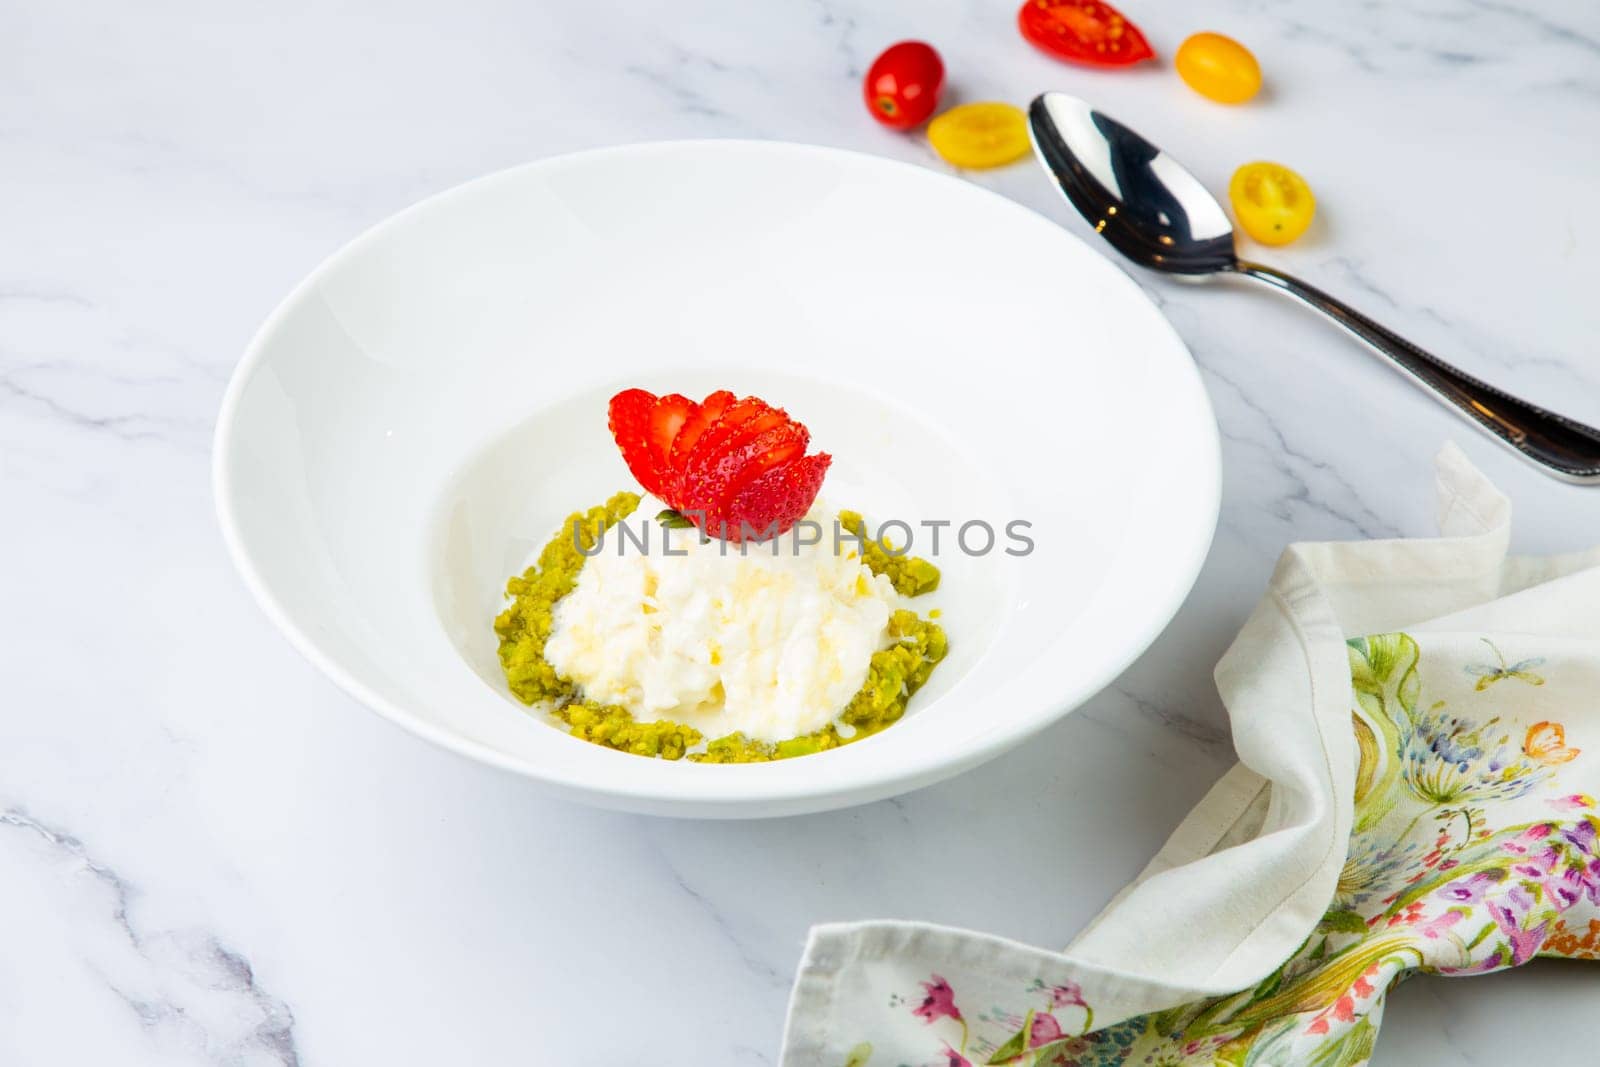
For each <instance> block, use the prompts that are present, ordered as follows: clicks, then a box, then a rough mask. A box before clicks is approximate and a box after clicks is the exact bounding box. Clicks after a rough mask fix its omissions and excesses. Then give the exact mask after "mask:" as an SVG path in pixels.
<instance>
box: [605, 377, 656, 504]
mask: <svg viewBox="0 0 1600 1067" xmlns="http://www.w3.org/2000/svg"><path fill="white" fill-rule="evenodd" d="M655 405H656V395H655V394H654V393H649V392H646V391H645V390H643V389H624V390H623V391H622V392H620V393H618V394H617V395H616V396H614V397H612V398H611V407H610V412H609V416H610V417H609V424H610V426H611V436H612V437H614V438H615V439H616V442H617V448H619V449H620V450H621V451H622V460H623V462H624V463H626V464H627V465H628V470H629V471H630V472H631V473H632V474H633V477H634V480H635V481H637V482H638V483H639V484H640V485H641V486H643V487H644V490H645V492H647V493H651V494H654V495H659V493H658V490H659V489H660V488H661V483H660V478H659V476H658V474H657V473H656V462H655V459H654V458H653V457H652V456H651V454H650V412H651V410H652V409H653V408H654V407H655Z"/></svg>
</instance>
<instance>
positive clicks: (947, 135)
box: [928, 103, 1030, 170]
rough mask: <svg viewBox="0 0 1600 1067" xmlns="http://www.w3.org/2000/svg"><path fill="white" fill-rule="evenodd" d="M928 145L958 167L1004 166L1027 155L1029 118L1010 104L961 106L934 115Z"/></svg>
mask: <svg viewBox="0 0 1600 1067" xmlns="http://www.w3.org/2000/svg"><path fill="white" fill-rule="evenodd" d="M928 142H929V143H930V144H932V145H933V150H934V151H935V152H937V153H939V155H940V156H941V157H942V158H943V159H944V161H945V162H946V163H950V164H953V165H955V166H957V167H962V168H965V169H967V170H981V169H983V168H986V167H1003V166H1005V165H1006V164H1007V163H1014V162H1016V161H1017V160H1019V159H1021V158H1022V157H1023V156H1025V155H1027V154H1028V149H1029V147H1030V144H1029V141H1028V117H1027V116H1026V115H1024V114H1023V113H1022V111H1021V109H1019V108H1015V107H1012V106H1011V105H1010V104H999V103H983V104H962V105H961V106H960V107H953V108H951V109H950V110H949V111H946V112H945V113H944V114H942V115H938V116H935V118H934V120H933V121H932V122H930V123H929V124H928Z"/></svg>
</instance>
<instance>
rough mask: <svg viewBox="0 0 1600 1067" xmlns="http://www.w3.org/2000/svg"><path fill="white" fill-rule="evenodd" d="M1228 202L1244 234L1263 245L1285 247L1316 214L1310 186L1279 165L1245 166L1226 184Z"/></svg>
mask: <svg viewBox="0 0 1600 1067" xmlns="http://www.w3.org/2000/svg"><path fill="white" fill-rule="evenodd" d="M1228 199H1229V200H1231V201H1233V213H1234V215H1235V216H1236V217H1237V218H1238V219H1239V225H1241V226H1243V227H1244V232H1245V233H1247V234H1249V235H1250V236H1251V237H1253V238H1255V239H1256V240H1257V241H1260V242H1261V243H1262V244H1264V245H1286V244H1288V243H1289V242H1290V241H1292V240H1294V239H1295V238H1296V237H1299V236H1300V235H1301V234H1303V233H1305V232H1306V227H1307V226H1310V225H1311V217H1312V216H1313V215H1315V214H1316V213H1317V198H1316V197H1314V196H1312V195H1311V186H1309V185H1307V184H1306V180H1305V179H1304V178H1302V177H1300V175H1298V174H1296V173H1295V172H1294V171H1292V170H1290V169H1289V168H1288V167H1285V166H1282V165H1281V164H1278V163H1246V164H1245V165H1244V166H1242V167H1240V168H1239V169H1238V170H1236V171H1234V172H1233V178H1232V180H1231V181H1229V182H1228Z"/></svg>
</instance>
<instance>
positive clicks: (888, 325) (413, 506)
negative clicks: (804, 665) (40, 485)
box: [215, 141, 1219, 817]
mask: <svg viewBox="0 0 1600 1067" xmlns="http://www.w3.org/2000/svg"><path fill="white" fill-rule="evenodd" d="M1042 180H1043V179H1042V178H1041V181H1042ZM626 385H640V386H643V387H646V388H650V389H653V390H656V391H662V392H664V391H678V392H684V393H689V394H704V393H705V392H708V391H710V390H711V389H712V388H716V387H727V388H731V389H734V390H736V391H739V392H754V393H757V394H759V395H762V396H764V397H766V398H767V399H770V400H771V401H772V402H774V403H777V404H781V405H782V406H784V407H786V408H787V409H789V411H790V412H791V413H793V414H794V415H795V416H796V417H797V418H799V419H801V420H802V421H804V422H805V423H806V424H807V425H809V426H810V428H811V431H812V436H813V441H814V442H815V446H816V447H818V448H820V449H823V450H826V451H829V452H831V453H832V454H833V455H834V457H835V462H834V468H833V471H832V472H831V473H830V475H829V478H828V482H827V484H826V485H825V486H824V488H823V495H824V498H825V499H826V500H828V501H830V502H832V503H834V504H835V505H837V506H843V507H852V508H855V509H856V510H861V511H864V512H866V513H867V514H868V516H869V518H872V519H875V520H878V521H882V520H885V519H889V518H895V519H902V520H905V521H907V522H909V523H912V524H913V525H914V526H917V524H919V523H920V522H922V521H923V520H929V521H936V520H951V521H952V522H954V523H955V524H956V525H957V526H959V525H960V524H961V523H963V522H966V521H971V520H978V519H981V520H984V521H987V522H990V523H991V524H992V525H993V526H994V527H995V528H996V529H997V530H999V531H1002V533H1001V546H1002V547H1003V546H1004V545H1005V544H1008V543H1009V544H1012V545H1013V546H1015V544H1016V543H1015V542H1007V541H1005V539H1004V534H1003V530H1004V527H1005V524H1006V523H1007V522H1010V521H1013V520H1021V521H1026V522H1029V523H1031V524H1032V525H1031V528H1030V529H1029V530H1028V531H1027V533H1028V535H1029V536H1031V538H1032V540H1033V542H1034V545H1035V549H1034V551H1033V552H1032V553H1031V554H1028V555H1025V556H1020V557H1013V556H1009V555H1006V554H1004V553H1003V552H1002V551H1000V548H999V547H997V548H996V550H994V551H992V552H990V553H989V554H987V555H970V556H969V555H967V554H965V553H963V552H961V551H960V550H959V549H958V550H956V551H954V552H952V551H950V548H951V545H950V540H951V533H952V532H953V531H954V527H951V528H950V529H949V530H946V531H945V533H944V537H943V543H942V544H941V549H942V550H943V551H941V553H940V554H939V556H938V562H939V564H940V566H941V567H942V569H943V571H944V579H943V584H942V586H941V589H940V590H939V592H938V593H936V594H934V595H933V596H932V597H929V598H926V599H924V600H922V601H919V602H918V604H917V606H918V607H919V608H922V609H924V610H926V609H927V608H930V607H939V608H942V619H941V622H942V623H943V625H944V626H945V628H946V630H947V631H948V633H949V635H950V640H951V654H950V657H949V659H948V660H947V661H946V662H945V663H944V664H943V665H941V667H940V668H939V670H938V671H937V672H936V673H935V674H934V676H933V681H932V682H931V683H930V684H929V686H928V687H927V688H925V689H924V690H923V691H922V692H920V693H919V694H917V696H916V697H915V698H914V699H913V700H912V702H911V707H910V711H909V713H908V714H907V715H906V717H905V718H904V719H903V720H902V721H901V722H899V723H897V724H896V725H894V726H893V727H891V728H890V729H888V730H885V731H884V732H882V733H880V734H877V735H875V736H873V737H870V738H867V739H864V740H862V741H860V742H857V743H855V744H852V745H848V746H845V747H843V748H840V749H837V750H833V751H829V752H824V753H820V754H817V755H813V756H807V757H803V758H799V759H792V760H786V761H781V762H776V763H769V764H757V765H742V766H708V765H701V764H695V763H690V762H687V761H682V762H666V761H661V760H649V759H643V758H640V757H637V756H631V755H625V754H622V753H618V752H613V751H608V750H606V749H602V748H600V747H597V746H594V745H590V744H587V743H585V742H581V741H577V740H574V739H573V738H570V737H568V736H566V734H565V733H563V732H562V730H561V729H560V728H558V727H557V726H556V725H555V724H553V723H552V722H551V721H549V720H548V719H546V718H545V717H543V716H541V715H537V714H534V713H531V712H530V711H528V710H527V709H526V708H524V707H523V706H522V705H520V704H518V703H517V702H516V701H515V700H514V699H513V698H512V697H511V695H510V693H509V692H508V691H507V689H506V686H505V682H504V679H503V677H502V676H501V674H500V670H499V666H498V663H497V661H496V658H495V635H494V633H493V631H492V628H491V622H492V619H493V617H494V615H495V613H496V612H497V611H498V610H499V609H500V607H501V605H502V603H503V601H502V590H503V588H504V585H505V580H506V578H507V577H509V576H510V575H511V574H513V573H515V572H518V571H520V570H521V569H522V567H523V566H525V565H526V563H527V562H528V558H529V556H530V554H531V553H533V552H535V551H537V548H538V546H539V545H540V544H541V543H542V542H543V541H544V540H545V539H547V538H548V537H549V536H550V534H551V533H552V532H553V531H554V530H555V529H556V528H557V526H558V525H559V523H560V522H561V520H562V518H563V517H564V516H566V515H567V514H569V513H571V512H572V511H574V510H577V509H579V508H584V507H588V506H591V505H593V504H596V503H599V502H601V501H603V500H604V499H605V498H606V497H607V496H609V495H610V494H611V493H613V492H614V491H616V490H618V489H622V488H633V485H632V480H631V479H630V478H629V477H628V474H627V470H626V468H625V467H624V466H623V464H622V462H621V460H620V458H619V457H618V455H617V453H616V449H615V447H614V446H613V445H612V443H611V440H610V437H609V434H608V433H607V430H606V415H605V401H606V398H607V397H608V396H609V395H610V393H611V392H613V391H614V390H615V389H617V388H620V387H623V386H626ZM215 483H216V494H217V507H218V512H219V514H220V516H221V521H222V528H223V532H224V535H225V537H226V539H227V542H228V546H229V549H230V550H231V552H232V554H233V558H234V561H235V562H236V563H237V565H238V567H239V570H240V571H241V572H242V574H243V575H244V578H245V581H246V583H247V584H248V586H249V587H250V590H251V592H252V593H254V595H255V597H256V598H257V600H259V601H260V603H261V605H262V607H263V608H264V609H265V610H266V612H267V614H268V615H269V616H270V617H271V618H272V620H273V621H274V622H275V623H276V624H277V625H278V626H279V627H280V628H281V629H282V630H283V631H284V633H285V634H287V635H288V637H289V639H290V640H291V641H292V642H293V643H294V645H295V647H297V648H298V649H299V650H300V651H301V652H303V653H304V654H305V655H306V656H307V657H308V658H309V659H311V661H312V662H313V663H315V664H317V666H319V667H320V668H322V670H323V671H325V672H326V673H327V674H328V675H329V676H330V677H331V678H333V679H334V680H335V681H336V682H338V683H339V684H340V685H341V686H342V687H344V689H345V690H347V691H348V692H349V693H351V694H352V695H354V696H355V697H357V698H358V699H360V700H361V701H362V702H364V703H366V704H367V705H368V706H370V707H372V708H373V709H375V710H376V711H378V712H379V713H380V714H382V715H384V716H386V717H387V718H389V719H392V720H393V721H394V722H396V723H398V724H399V725H401V726H403V727H405V728H406V729H408V730H411V731H413V732H414V733H416V734H418V735H420V736H422V737H426V738H428V739H429V740H431V741H434V742H436V743H438V744H440V745H442V746H444V747H445V748H448V749H451V750H453V751H455V752H459V753H461V754H463V755H467V756H470V757H472V758H474V759H478V760H481V761H483V762H484V763H488V764H492V765H494V766H497V767H502V768H505V769H507V770H512V771H516V772H518V773H520V774H524V775H527V776H528V777H529V778H532V779H535V780H537V781H539V782H542V783H545V784H546V785H548V786H550V787H553V788H555V789H557V790H559V791H560V792H562V793H564V794H566V795H568V796H570V797H573V798H575V799H580V800H586V801H591V802H594V803H597V804H602V805H606V806H610V807H615V808H622V809H627V810H632V811H640V812H651V813H663V814H673V815H686V816H723V817H736V816H763V815H780V814H788V813H794V812H803V811H816V810H822V809H826V808H832V807H839V806H843V805H847V804H856V803H862V802H864V801H869V800H874V799H877V798H881V797H885V796H890V795H892V794H895V793H900V792H903V791H905V790H908V789H913V788H916V787H918V786H922V785H926V784H928V783H930V782H933V781H936V780H938V779H941V778H945V777H948V776H949V775H952V774H955V773H957V772H958V771H961V770H963V769H965V768H969V767H972V766H974V765H976V764H978V763H980V762H982V761H983V760H986V759H988V758H990V757H992V756H994V755H996V754H997V753H999V752H1001V751H1003V750H1004V749H1006V748H1008V747H1009V746H1011V745H1014V744H1016V743H1017V742H1019V741H1021V740H1023V739H1024V738H1026V737H1028V736H1029V735H1031V734H1033V733H1035V732H1037V731H1038V730H1040V729H1042V728H1043V727H1045V726H1046V725H1048V724H1049V723H1051V722H1052V721H1054V720H1056V719H1058V718H1060V717H1061V716H1062V715H1064V714H1066V713H1067V712H1068V711H1070V710H1071V709H1072V708H1074V707H1075V706H1077V705H1078V704H1080V703H1081V702H1082V701H1084V700H1085V699H1087V698H1088V697H1089V696H1091V695H1092V694H1093V693H1095V692H1096V691H1097V690H1098V689H1100V688H1101V687H1103V686H1104V685H1105V684H1106V683H1108V682H1109V681H1111V680H1112V679H1113V678H1114V677H1115V676H1116V675H1117V674H1118V673H1119V672H1120V671H1121V670H1122V669H1123V668H1124V667H1125V666H1126V665H1127V664H1128V663H1129V662H1130V661H1132V660H1133V659H1134V657H1136V656H1137V655H1138V654H1139V653H1140V652H1141V651H1143V650H1144V649H1145V648H1146V647H1147V646H1148V645H1149V643H1150V642H1151V641H1152V640H1154V639H1155V637H1156V635H1157V634H1158V633H1159V632H1160V630H1161V628H1162V627H1163V626H1164V625H1165V624H1166V622H1167V621H1168V620H1169V619H1170V618H1171V617H1172V615H1173V613H1174V612H1176V610H1177V608H1178V606H1179V604H1180V603H1181V602H1182V600H1183V598H1184V596H1185V595H1186V594H1187V593H1188V591H1189V588H1190V586H1191V585H1192V583H1193V581H1194V578H1195V576H1196V574H1197V573H1198V571H1199V568H1200V565H1201V562H1202V560H1203V558H1204V556H1205V553H1206V549H1207V547H1208V545H1209V544H1210V539H1211V534H1212V531H1213V529H1214V527H1215V523H1216V515H1217V505H1218V497H1219V484H1218V483H1219V464H1218V443H1217V430H1216V423H1215V421H1214V419H1213V417H1212V414H1211V410H1210V406H1209V404H1208V403H1207V399H1206V395H1205V392H1204V390H1203V388H1202V386H1201V382H1200V378H1199V375H1198V374H1197V372H1196V369H1195V366H1194V364H1193V362H1192V361H1191V360H1190V358H1189V354H1188V352H1187V351H1186V350H1185V348H1184V346H1183V343H1182V342H1181V341H1180V340H1179V339H1178V337H1177V335H1176V334H1175V333H1173V331H1172V329H1171V327H1170V326H1168V324H1167V323H1166V321H1165V320H1164V319H1163V318H1162V317H1161V315H1160V313H1159V312H1157V311H1156V309H1155V308H1154V307H1153V306H1152V305H1151V304H1150V303H1149V301H1148V300H1146V299H1145V297H1144V296H1143V294H1142V293H1140V291H1139V290H1138V288H1137V287H1136V286H1135V285H1134V284H1133V283H1132V282H1131V281H1130V280H1129V279H1128V278H1127V277H1126V276H1124V275H1123V274H1122V273H1121V272H1120V271H1119V270H1117V269H1116V268H1115V267H1113V266H1112V265H1111V264H1110V263H1109V262H1107V261H1106V260H1105V259H1103V258H1102V257H1101V256H1100V255H1098V254H1096V253H1095V252H1092V251H1090V250H1089V249H1088V248H1087V247H1085V246H1084V245H1083V244H1082V243H1081V242H1079V241H1078V240H1077V239H1075V238H1074V237H1072V236H1071V235H1069V234H1067V233H1066V232H1064V231H1063V230H1061V229H1060V228H1059V227H1057V226H1056V225H1054V224H1052V223H1051V222H1049V221H1048V220H1046V219H1044V218H1041V217H1040V216H1038V215H1035V214H1034V213H1032V212H1030V211H1028V210H1026V209H1024V208H1022V207H1020V206H1018V205H1016V204H1014V203H1012V202H1010V201H1008V200H1005V199H1002V198H1001V197H998V196H995V195H993V194H991V193H988V192H986V191H984V190H982V189H980V188H977V187H975V186H973V185H969V184H967V183H965V182H962V181H960V180H957V179H954V178H949V177H945V176H942V175H938V174H935V173H932V172H930V171H926V170H923V169H920V168H917V167H912V166H907V165H904V164H899V163H892V162H888V161H885V160H881V159H876V158H872V157H868V156H861V155H855V154H852V153H848V152H841V151H834V150H829V149H822V148H811V147H803V146H798V145H787V144H770V143H746V142H733V141H715V142H690V143H668V144H652V145H639V146H632V147H625V148H616V149H608V150H604V151H597V152H587V153H584V154H581V155H575V156H567V157H563V158H559V159H551V160H546V161H544V162H541V163H535V164H531V165H528V166H524V167H519V168H516V169H514V170H510V171H506V172H504V173H500V174H496V175H493V176H491V177H488V178H484V179H482V180H480V181H476V182H472V183H470V184H468V185H465V186H462V187H460V188H458V189H454V190H452V191H450V192H447V193H444V194H442V195H440V196H436V197H433V198H432V199H429V200H427V201H424V202H423V203H421V204H419V205H417V206H415V207H413V208H411V209H409V210H407V211H404V212H402V213H401V214H399V215H397V216H395V217H394V218H392V219H390V220H389V221H387V222H385V223H383V224H382V225H380V226H378V227H376V228H375V229H373V230H372V231H370V232H368V233H367V234H365V235H364V236H362V237H361V238H359V239H357V240H356V241H355V242H354V243H352V244H351V245H350V246H349V247H347V248H345V249H343V250H342V251H340V252H339V253H338V254H336V255H335V256H333V257H332V258H331V259H330V260H328V262H326V263H324V264H323V265H322V266H321V267H319V268H318V269H317V270H316V271H315V272H313V273H312V275H311V276H310V277H309V278H307V279H306V281H305V282H304V283H302V284H301V285H300V286H299V287H298V288H297V289H296V290H295V291H294V292H293V293H292V294H291V295H290V296H289V298H288V299H287V300H285V301H284V303H283V304H282V306H280V307H279V308H278V309H277V311H275V312H274V313H273V315H272V317H271V318H270V319H269V320H268V321H267V323H266V325H265V326H264V327H262V329H261V332H260V333H259V334H258V335H257V336H256V338H255V340H254V342H253V343H252V344H251V346H250V349H249V351H248V352H247V353H246V355H245V358H244V361H243V362H242V363H241V365H240V366H239V369H238V371H237V372H236V374H235V375H234V378H233V382H232V384H231V386H230V387H229V390H228V394H227V397H226V399H225V400H224V402H223V406H222V412H221V415H220V418H219V421H218V427H217V440H216V454H215ZM918 528H919V529H920V530H921V533H922V536H923V537H924V538H925V537H926V535H927V529H928V528H926V527H918ZM969 532H970V534H971V536H969V539H968V544H969V547H972V548H974V549H976V548H978V547H981V541H982V540H983V539H982V537H981V528H979V527H973V528H972V529H971V531H969ZM927 547H928V544H927V541H926V540H925V539H924V540H919V541H918V542H917V543H915V544H914V545H913V550H914V551H917V552H918V553H919V554H921V553H922V552H923V550H925V549H926V548H927Z"/></svg>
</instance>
